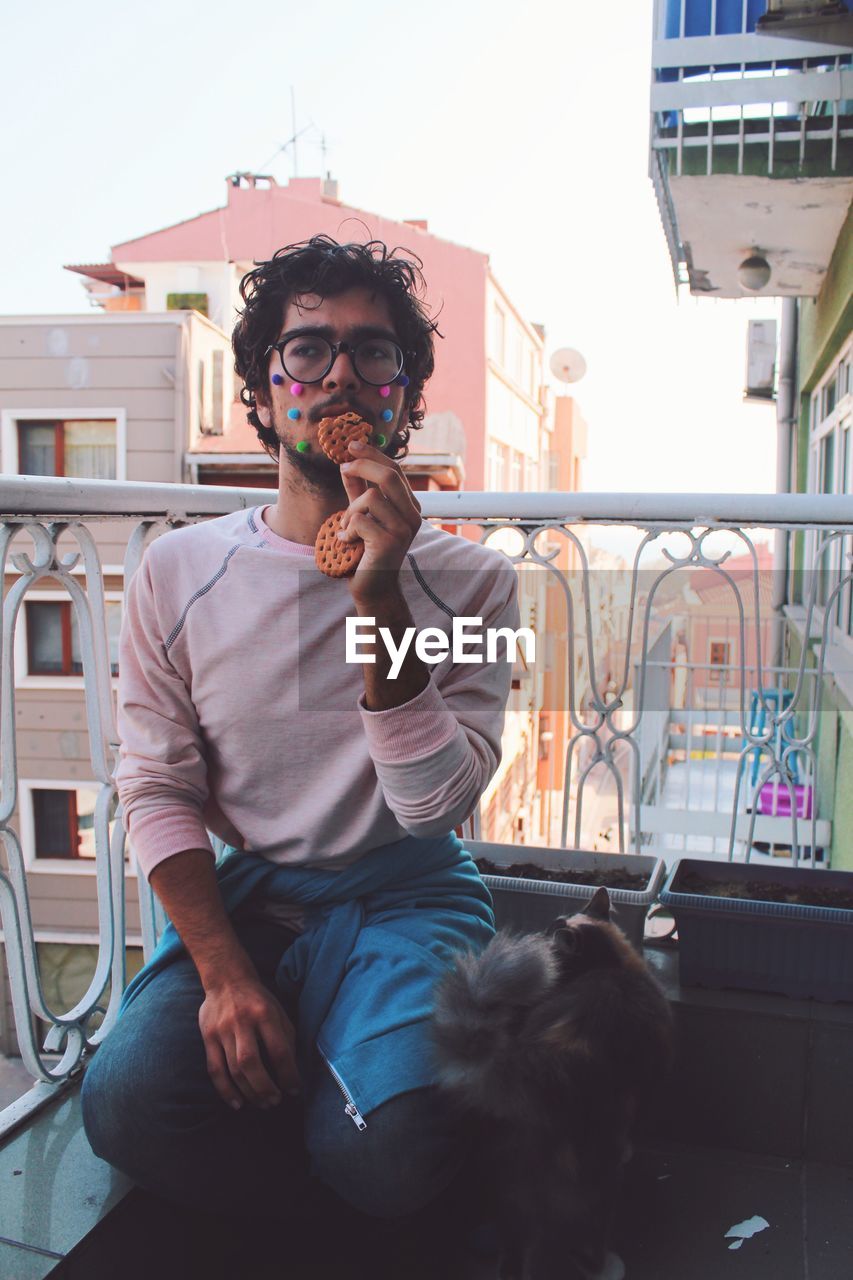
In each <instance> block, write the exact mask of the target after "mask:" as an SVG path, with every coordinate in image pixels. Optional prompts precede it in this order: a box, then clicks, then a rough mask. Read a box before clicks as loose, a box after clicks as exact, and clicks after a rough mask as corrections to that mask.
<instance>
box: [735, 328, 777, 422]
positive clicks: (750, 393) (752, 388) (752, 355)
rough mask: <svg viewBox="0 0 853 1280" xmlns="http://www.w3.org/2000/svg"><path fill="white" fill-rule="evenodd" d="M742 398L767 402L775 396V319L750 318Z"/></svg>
mask: <svg viewBox="0 0 853 1280" xmlns="http://www.w3.org/2000/svg"><path fill="white" fill-rule="evenodd" d="M743 397H744V400H755V401H762V402H763V403H764V404H767V403H768V402H769V401H772V400H774V399H775V398H776V321H775V320H750V321H749V324H748V328H747V337H746V387H745V389H744V393H743Z"/></svg>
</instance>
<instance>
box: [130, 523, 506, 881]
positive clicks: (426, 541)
mask: <svg viewBox="0 0 853 1280" xmlns="http://www.w3.org/2000/svg"><path fill="white" fill-rule="evenodd" d="M401 583H402V588H403V591H404V594H405V596H406V600H407V602H408V604H409V608H410V609H411V613H412V618H413V621H414V624H415V626H416V627H417V628H418V629H419V630H420V629H422V628H424V627H427V626H436V627H440V628H441V629H442V631H444V632H445V633H446V634H447V635H450V629H451V620H452V617H453V615H458V616H463V615H464V616H473V617H480V618H482V620H483V626H484V628H485V627H511V628H513V629H515V628H517V627H518V625H519V616H518V604H517V577H516V573H515V570H514V568H513V567H512V565H511V564H510V562H509V561H508V560H507V559H506V557H505V556H503V555H502V554H501V553H500V552H498V551H495V550H493V549H491V548H489V547H483V546H480V545H479V544H477V543H473V542H471V541H469V540H467V539H463V538H460V537H457V536H456V535H453V534H448V533H444V532H443V531H441V530H438V529H435V528H434V527H432V526H431V525H429V524H427V523H426V522H424V523H423V524H422V525H421V528H420V530H419V532H418V534H417V535H416V537H415V539H414V541H413V543H412V545H411V548H410V551H409V555H408V558H407V561H406V562H405V563H404V566H403V569H402V570H401ZM348 615H350V616H353V617H355V616H356V611H355V606H354V605H353V601H352V596H351V594H350V590H349V587H348V586H347V583H346V581H344V580H342V579H333V578H327V577H326V576H325V575H323V574H322V573H320V572H319V570H318V569H317V568H316V566H315V564H314V549H313V547H312V546H305V545H303V544H301V543H295V542H289V541H287V540H285V539H284V538H280V537H279V536H278V535H277V534H275V533H273V531H272V530H271V529H270V528H268V526H267V525H266V524H265V523H264V519H263V509H262V508H260V507H255V508H252V509H249V510H248V511H246V510H243V511H238V512H233V513H231V514H230V515H227V516H221V517H220V518H218V519H215V520H209V521H205V522H203V523H201V524H196V525H190V526H187V527H185V528H182V529H176V530H173V531H171V532H169V533H166V534H164V535H162V536H161V537H159V538H157V539H156V540H155V541H154V542H153V543H152V544H151V546H150V547H149V548H148V549H147V551H146V553H145V556H144V558H143V561H142V564H141V566H140V569H139V571H138V572H137V573H136V574H135V575H134V577H133V578H132V580H131V582H130V584H129V586H128V588H127V593H126V601H125V615H124V623H123V627H122V634H121V647H120V668H119V669H120V676H119V711H118V728H119V736H120V739H121V753H120V762H119V765H118V768H117V770H116V782H117V786H118V792H119V796H120V798H121V802H122V805H123V808H124V820H125V825H126V828H127V831H128V834H129V837H130V840H131V843H132V845H133V848H134V851H135V853H136V856H137V859H138V862H139V866H140V867H141V869H142V871H143V873H144V874H145V875H146V876H147V875H149V874H150V872H151V871H152V869H153V868H154V867H156V866H157V864H158V863H159V862H162V861H163V860H164V859H165V858H168V857H170V856H171V855H172V854H175V853H179V852H181V851H182V850H185V849H198V848H202V849H211V845H210V840H209V838H208V830H209V831H211V832H213V833H214V834H216V835H218V836H220V837H221V838H222V839H223V840H225V841H226V842H227V843H229V844H231V845H233V846H234V847H236V848H244V849H246V850H251V851H252V852H255V853H259V854H262V855H263V856H264V857H267V858H270V859H271V860H272V861H274V862H282V863H302V864H311V865H319V864H322V865H323V866H326V867H328V868H329V869H331V870H333V869H335V868H336V867H344V866H347V865H348V864H349V863H351V862H353V861H354V860H355V859H357V858H358V857H359V855H360V854H363V853H365V852H366V851H368V850H370V849H374V848H376V847H377V846H379V845H384V844H388V843H390V842H391V841H394V840H399V839H401V838H402V837H403V836H405V835H406V834H407V833H412V834H414V835H419V836H434V835H439V834H444V833H445V832H447V831H450V830H452V829H453V827H455V826H458V825H459V824H460V823H461V822H462V821H464V819H465V818H467V817H468V815H469V814H470V813H471V812H472V811H473V809H474V808H475V806H476V804H477V801H478V799H479V797H480V795H481V794H482V792H483V790H484V789H485V787H486V785H487V784H488V782H489V779H490V778H491V777H492V775H493V773H494V772H495V769H496V768H497V765H498V762H499V760H500V740H501V732H502V729H503V722H504V712H505V706H506V700H507V696H508V693H509V688H510V680H511V663H509V662H507V661H506V649H505V646H504V644H503V642H500V643H499V645H498V651H497V652H498V660H497V661H493V662H487V661H483V662H482V663H454V662H453V659H452V654H449V655H448V656H447V657H445V658H444V659H443V660H442V661H441V662H440V663H438V664H437V665H435V666H432V667H430V672H431V675H430V682H429V684H428V685H427V687H426V688H425V689H424V690H423V692H422V693H420V694H418V695H417V697H415V698H412V699H411V700H410V701H409V702H407V703H404V704H403V705H402V706H399V707H393V708H391V709H390V710H388V711H368V710H366V709H365V706H364V677H363V674H362V667H361V664H360V663H351V664H348V663H347V662H346V661H345V619H346V617H347V616H348ZM483 653H484V654H485V646H483ZM211 853H212V849H211Z"/></svg>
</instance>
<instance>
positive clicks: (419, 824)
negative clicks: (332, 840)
mask: <svg viewBox="0 0 853 1280" xmlns="http://www.w3.org/2000/svg"><path fill="white" fill-rule="evenodd" d="M472 613H474V616H476V617H480V618H482V620H483V627H484V629H485V628H490V627H496V628H497V627H508V628H511V629H512V630H513V631H515V630H516V629H517V628H518V626H519V608H518V578H517V576H516V573H515V570H514V569H513V568H512V567H511V566H508V567H507V568H506V569H496V570H495V571H494V572H493V574H491V575H490V580H489V591H488V595H487V598H486V600H485V601H484V602H483V603H482V604H481V605H480V606H479V609H478V610H477V611H474V610H473V609H472ZM469 634H473V633H469ZM483 652H484V654H485V645H483ZM506 659H507V650H506V642H505V641H503V640H501V641H499V643H498V646H497V659H496V660H495V661H493V662H488V661H485V660H484V661H483V662H477V663H453V664H452V665H451V666H450V668H449V670H448V671H447V673H446V675H445V676H444V678H443V679H441V680H440V681H437V680H436V668H432V669H431V673H430V681H429V684H428V685H427V686H426V688H425V689H423V690H422V691H421V693H419V694H418V695H417V696H416V697H414V698H412V699H411V700H410V701H409V702H405V703H403V704H402V705H401V706H399V707H391V708H390V709H388V710H387V711H368V710H367V708H366V707H365V705H364V694H362V695H361V697H360V698H359V702H358V706H359V711H360V713H361V719H362V723H363V725H364V732H365V734H366V736H367V742H368V748H369V750H370V754H371V757H372V759H373V763H374V767H375V769H376V775H377V777H378V778H379V782H380V785H381V787H382V790H383V793H384V796H385V801H386V803H387V805H388V807H389V809H391V811H392V813H393V814H394V815H395V817H396V818H397V820H398V822H399V823H400V825H401V826H402V827H403V828H404V829H405V830H406V831H409V832H410V833H411V834H412V835H416V836H426V837H431V836H438V835H443V834H445V833H446V832H447V831H450V830H452V829H453V828H454V827H457V826H459V824H460V823H462V822H464V821H465V819H466V818H468V817H469V816H470V814H471V813H472V812H473V811H474V809H475V808H476V806H477V803H478V801H479V799H480V796H481V795H482V794H483V792H484V791H485V789H486V787H487V786H488V784H489V781H490V779H491V778H492V776H493V774H494V772H495V770H496V769H497V767H498V765H499V763H500V759H501V735H502V733H503V725H504V718H505V714H506V703H507V698H508V697H509V691H510V685H511V681H512V662H511V661H507V660H506Z"/></svg>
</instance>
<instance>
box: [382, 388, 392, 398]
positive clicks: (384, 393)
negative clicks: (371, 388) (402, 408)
mask: <svg viewBox="0 0 853 1280" xmlns="http://www.w3.org/2000/svg"><path fill="white" fill-rule="evenodd" d="M379 394H380V395H381V396H385V398H386V399H387V398H388V396H390V394H391V388H390V387H380V388H379Z"/></svg>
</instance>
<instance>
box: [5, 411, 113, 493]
mask: <svg viewBox="0 0 853 1280" xmlns="http://www.w3.org/2000/svg"><path fill="white" fill-rule="evenodd" d="M17 427H18V473H19V474H20V475H23V476H75V477H78V478H80V479H86V480H115V478H116V423H115V422H114V421H111V420H110V419H103V420H97V421H86V420H83V419H79V420H64V421H54V420H50V419H33V420H30V421H19V422H18V424H17Z"/></svg>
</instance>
